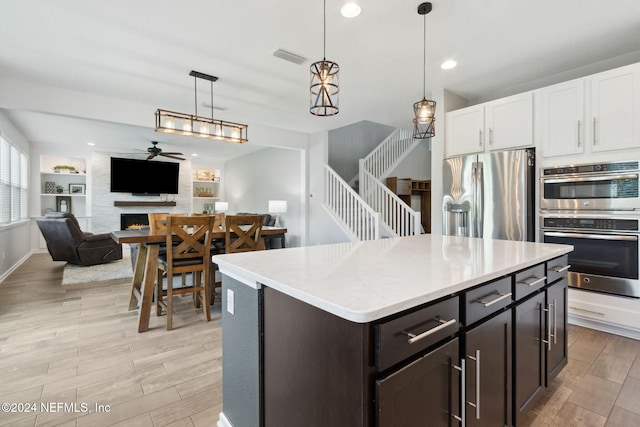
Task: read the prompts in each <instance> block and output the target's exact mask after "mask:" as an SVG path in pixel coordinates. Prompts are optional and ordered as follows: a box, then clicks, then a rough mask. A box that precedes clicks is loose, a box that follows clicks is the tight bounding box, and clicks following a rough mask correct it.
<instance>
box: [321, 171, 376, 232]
mask: <svg viewBox="0 0 640 427" xmlns="http://www.w3.org/2000/svg"><path fill="white" fill-rule="evenodd" d="M324 205H325V207H327V209H329V211H330V212H331V213H332V214H333V215H334V216H335V218H336V219H337V220H338V223H339V224H340V225H341V226H342V228H343V229H344V230H345V231H346V232H347V233H349V235H350V236H351V238H352V239H353V240H356V241H358V240H360V241H362V240H376V239H379V238H380V215H379V214H378V213H377V212H376V211H375V210H373V209H371V207H370V206H368V205H367V204H366V203H365V202H364V200H362V198H361V197H360V195H358V193H356V192H355V191H353V189H352V188H351V187H349V184H347V183H346V182H345V181H344V180H343V179H342V178H341V177H340V176H339V175H338V174H337V173H336V171H334V170H333V169H332V168H331V167H330V166H329V165H325V198H324Z"/></svg>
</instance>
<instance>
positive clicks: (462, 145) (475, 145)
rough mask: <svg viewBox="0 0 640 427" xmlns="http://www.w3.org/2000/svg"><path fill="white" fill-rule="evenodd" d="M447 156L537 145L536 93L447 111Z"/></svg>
mask: <svg viewBox="0 0 640 427" xmlns="http://www.w3.org/2000/svg"><path fill="white" fill-rule="evenodd" d="M445 120H446V129H447V134H446V156H447V157H451V156H459V155H463V154H471V153H478V152H482V151H490V150H504V149H511V148H518V147H529V146H532V145H533V93H532V92H527V93H523V94H520V95H515V96H509V97H507V98H502V99H498V100H495V101H491V102H487V103H486V104H480V105H474V106H472V107H467V108H462V109H460V110H456V111H451V112H449V113H447V114H446V119H445Z"/></svg>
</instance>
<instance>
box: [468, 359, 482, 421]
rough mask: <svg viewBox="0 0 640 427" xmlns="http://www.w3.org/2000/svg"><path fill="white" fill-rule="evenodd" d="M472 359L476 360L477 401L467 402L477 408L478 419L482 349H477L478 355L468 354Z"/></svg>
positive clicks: (478, 415)
mask: <svg viewBox="0 0 640 427" xmlns="http://www.w3.org/2000/svg"><path fill="white" fill-rule="evenodd" d="M467 357H468V358H469V359H470V360H473V361H474V362H476V401H475V402H471V401H469V400H467V404H468V405H469V406H471V407H472V408H475V409H476V419H477V420H479V419H480V350H476V355H475V357H474V356H467Z"/></svg>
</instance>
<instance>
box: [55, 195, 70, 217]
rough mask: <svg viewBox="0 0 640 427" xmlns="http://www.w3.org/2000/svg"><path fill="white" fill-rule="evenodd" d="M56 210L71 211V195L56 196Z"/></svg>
mask: <svg viewBox="0 0 640 427" xmlns="http://www.w3.org/2000/svg"><path fill="white" fill-rule="evenodd" d="M56 211H58V212H64V213H70V212H71V196H56Z"/></svg>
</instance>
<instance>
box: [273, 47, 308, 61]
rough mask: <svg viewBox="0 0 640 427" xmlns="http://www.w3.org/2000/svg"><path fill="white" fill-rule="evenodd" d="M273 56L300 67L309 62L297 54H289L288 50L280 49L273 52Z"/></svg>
mask: <svg viewBox="0 0 640 427" xmlns="http://www.w3.org/2000/svg"><path fill="white" fill-rule="evenodd" d="M273 56H275V57H276V58H280V59H284V60H285V61H289V62H293V63H294V64H298V65H300V64H302V63H303V62H305V61H306V60H307V58H304V57H302V56H300V55H296V54H295V53H291V52H287V51H286V50H283V49H278V50H276V51H275V52H273Z"/></svg>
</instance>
